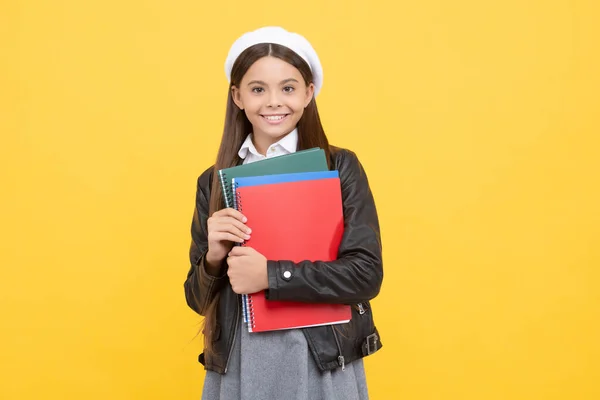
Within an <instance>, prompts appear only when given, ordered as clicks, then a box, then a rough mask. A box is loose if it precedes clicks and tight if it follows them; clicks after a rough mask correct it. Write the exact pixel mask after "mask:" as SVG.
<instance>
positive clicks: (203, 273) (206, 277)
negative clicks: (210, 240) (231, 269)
mask: <svg viewBox="0 0 600 400" xmlns="http://www.w3.org/2000/svg"><path fill="white" fill-rule="evenodd" d="M198 270H199V271H200V281H201V282H208V283H213V284H214V283H216V282H217V281H220V280H221V279H223V278H225V275H226V274H227V271H226V270H225V268H222V267H221V272H222V273H221V274H220V275H219V276H213V275H211V274H209V273H208V271H207V270H206V252H204V253H203V254H202V257H200V260H199V261H198Z"/></svg>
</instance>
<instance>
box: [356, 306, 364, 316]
mask: <svg viewBox="0 0 600 400" xmlns="http://www.w3.org/2000/svg"><path fill="white" fill-rule="evenodd" d="M356 306H357V307H358V313H359V314H360V315H363V314H364V313H365V308H364V307H363V304H362V303H358V304H357V305H356Z"/></svg>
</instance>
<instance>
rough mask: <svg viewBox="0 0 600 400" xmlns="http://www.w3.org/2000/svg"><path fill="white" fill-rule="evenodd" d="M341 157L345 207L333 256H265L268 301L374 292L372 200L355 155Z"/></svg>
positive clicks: (337, 299)
mask: <svg viewBox="0 0 600 400" xmlns="http://www.w3.org/2000/svg"><path fill="white" fill-rule="evenodd" d="M343 157H344V159H343V160H342V161H341V162H339V166H337V168H338V170H339V174H340V180H341V186H342V200H343V210H344V235H343V237H342V242H341V244H340V248H339V251H338V259H337V260H335V261H331V262H322V261H317V262H310V261H302V262H300V263H294V262H291V261H282V260H279V261H273V260H268V261H267V272H268V279H269V288H268V290H267V291H266V296H267V298H268V299H269V300H284V301H285V300H288V301H301V302H315V303H342V304H352V303H359V302H362V301H365V300H370V299H372V298H374V297H375V296H377V294H378V293H379V290H380V288H381V283H382V281H383V262H382V254H381V252H382V249H381V237H380V232H379V220H378V217H377V210H376V208H375V202H374V199H373V195H372V193H371V190H370V188H369V183H368V180H367V176H366V174H365V171H364V169H363V167H362V165H361V164H360V162H359V160H358V158H357V157H356V155H355V154H354V153H352V152H349V151H347V152H346V153H345V154H343ZM336 164H337V163H336ZM288 271H289V272H288ZM286 272H287V273H286Z"/></svg>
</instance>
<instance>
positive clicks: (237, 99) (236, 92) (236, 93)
mask: <svg viewBox="0 0 600 400" xmlns="http://www.w3.org/2000/svg"><path fill="white" fill-rule="evenodd" d="M231 98H232V99H233V102H234V103H235V105H236V106H238V108H239V109H240V110H243V109H244V103H242V96H240V89H238V88H237V86H231Z"/></svg>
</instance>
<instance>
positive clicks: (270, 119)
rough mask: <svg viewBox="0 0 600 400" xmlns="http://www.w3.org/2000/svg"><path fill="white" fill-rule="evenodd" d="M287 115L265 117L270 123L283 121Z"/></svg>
mask: <svg viewBox="0 0 600 400" xmlns="http://www.w3.org/2000/svg"><path fill="white" fill-rule="evenodd" d="M284 117H285V115H265V118H266V119H268V120H269V121H279V120H281V119H283V118H284Z"/></svg>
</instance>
